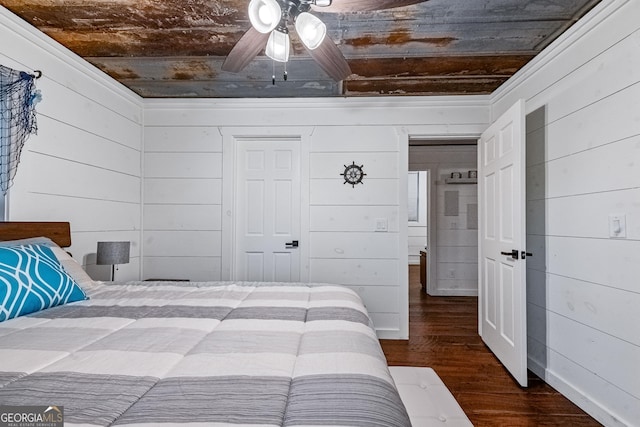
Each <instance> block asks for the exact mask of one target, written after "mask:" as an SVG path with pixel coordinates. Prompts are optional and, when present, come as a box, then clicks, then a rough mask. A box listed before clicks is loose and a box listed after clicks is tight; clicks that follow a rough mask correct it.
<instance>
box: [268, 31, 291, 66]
mask: <svg viewBox="0 0 640 427" xmlns="http://www.w3.org/2000/svg"><path fill="white" fill-rule="evenodd" d="M290 45H291V43H290V41H289V33H284V32H282V31H278V30H274V31H272V32H271V35H270V36H269V40H268V41H267V47H266V48H265V50H264V53H265V55H267V56H268V57H269V58H271V59H273V60H274V61H278V62H287V61H288V60H289V48H290Z"/></svg>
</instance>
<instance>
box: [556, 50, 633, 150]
mask: <svg viewBox="0 0 640 427" xmlns="http://www.w3.org/2000/svg"><path fill="white" fill-rule="evenodd" d="M639 62H640V61H639ZM639 66H640V65H639ZM618 105H625V106H626V107H625V108H623V109H619V108H616V106H618ZM638 111H640V83H637V84H635V85H631V86H629V87H628V88H627V89H626V90H623V91H621V92H617V93H613V94H611V95H610V96H607V97H606V98H604V99H602V100H600V101H599V102H596V103H595V104H591V105H588V106H586V107H584V108H583V109H580V110H578V111H576V112H574V113H572V114H569V115H567V116H565V117H563V118H562V120H557V121H555V122H551V123H549V126H547V128H546V135H545V137H546V138H547V139H548V140H564V144H559V145H550V146H546V160H548V161H552V160H556V159H560V158H563V157H566V156H569V155H572V154H576V153H580V152H582V151H587V150H593V151H597V150H595V149H596V148H599V147H603V146H606V145H607V144H610V143H612V142H615V141H620V140H623V139H627V138H629V136H630V135H639V134H640V117H638ZM603 148H606V147H603Z"/></svg>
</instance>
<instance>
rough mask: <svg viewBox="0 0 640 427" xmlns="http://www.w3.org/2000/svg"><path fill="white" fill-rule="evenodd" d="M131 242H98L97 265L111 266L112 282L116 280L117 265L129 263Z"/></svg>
mask: <svg viewBox="0 0 640 427" xmlns="http://www.w3.org/2000/svg"><path fill="white" fill-rule="evenodd" d="M130 247H131V242H98V252H97V257H96V264H98V265H111V281H113V279H114V275H115V266H116V264H128V263H129V248H130Z"/></svg>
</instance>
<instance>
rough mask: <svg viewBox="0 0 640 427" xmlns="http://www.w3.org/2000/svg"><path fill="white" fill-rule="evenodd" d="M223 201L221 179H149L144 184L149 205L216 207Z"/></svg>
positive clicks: (145, 196)
mask: <svg viewBox="0 0 640 427" xmlns="http://www.w3.org/2000/svg"><path fill="white" fill-rule="evenodd" d="M186 184H188V185H186ZM221 199H222V180H221V179H190V180H185V179H179V178H173V179H162V178H148V179H145V182H144V201H145V203H148V204H178V205H180V204H182V205H189V204H211V205H214V204H220V201H221Z"/></svg>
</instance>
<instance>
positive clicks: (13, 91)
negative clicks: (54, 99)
mask: <svg viewBox="0 0 640 427" xmlns="http://www.w3.org/2000/svg"><path fill="white" fill-rule="evenodd" d="M38 77H39V76H38ZM36 78H37V77H36V76H34V75H31V74H28V73H25V72H24V71H16V70H12V69H11V68H8V67H5V66H3V65H0V191H1V192H2V195H5V194H6V193H7V190H8V189H9V187H10V186H11V184H12V183H13V178H14V176H15V175H16V171H17V169H18V163H19V162H20V153H21V151H22V147H23V146H24V143H25V141H26V140H27V138H28V137H29V135H30V134H32V133H36V131H37V130H38V127H37V124H36V110H35V105H36V104H37V103H38V102H39V101H40V99H41V95H40V91H38V90H36V87H35V80H36Z"/></svg>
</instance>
